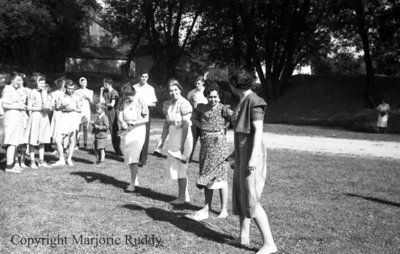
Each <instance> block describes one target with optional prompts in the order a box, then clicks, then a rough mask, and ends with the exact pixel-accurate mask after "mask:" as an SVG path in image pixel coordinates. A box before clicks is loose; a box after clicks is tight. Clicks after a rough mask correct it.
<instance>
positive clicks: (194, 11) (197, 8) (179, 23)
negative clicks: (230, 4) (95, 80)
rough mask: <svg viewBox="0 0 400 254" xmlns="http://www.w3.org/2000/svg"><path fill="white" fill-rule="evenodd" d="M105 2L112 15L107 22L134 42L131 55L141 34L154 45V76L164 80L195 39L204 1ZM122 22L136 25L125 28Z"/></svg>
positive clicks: (162, 81)
mask: <svg viewBox="0 0 400 254" xmlns="http://www.w3.org/2000/svg"><path fill="white" fill-rule="evenodd" d="M105 2H106V5H107V8H106V13H107V14H106V15H108V16H109V17H108V18H107V22H109V23H110V24H111V25H112V26H113V27H114V28H115V29H116V31H117V32H118V34H120V35H121V36H122V37H123V38H124V39H125V40H126V41H130V42H131V55H134V52H135V50H136V49H137V45H138V43H137V42H138V41H140V38H142V36H143V39H144V43H145V44H148V45H150V46H151V49H152V57H153V59H154V62H155V68H156V69H157V73H156V75H153V77H154V76H155V78H156V79H157V80H158V82H160V83H165V81H166V80H167V79H168V78H169V77H171V76H173V75H174V74H175V71H176V66H177V64H178V62H179V60H180V59H181V57H182V55H183V54H184V53H185V49H187V48H188V45H189V44H190V42H191V40H192V39H193V36H194V34H195V31H194V28H195V25H196V24H198V22H199V17H200V14H201V12H202V2H201V1H195V0H160V1H158V0H135V1H127V0H125V1H116V0H107V1H105ZM117 23H120V24H121V25H120V26H119V25H117ZM122 24H123V25H122ZM123 26H125V27H135V28H133V29H132V30H131V31H126V30H125V28H124V27H123ZM132 31H135V32H132ZM135 33H136V34H135ZM139 37H140V38H139Z"/></svg>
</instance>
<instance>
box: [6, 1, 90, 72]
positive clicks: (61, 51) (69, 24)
mask: <svg viewBox="0 0 400 254" xmlns="http://www.w3.org/2000/svg"><path fill="white" fill-rule="evenodd" d="M96 6H97V3H96V1H95V0H72V1H71V0H31V1H21V0H16V1H14V0H13V1H11V0H2V1H0V17H1V20H0V21H1V22H0V45H1V49H2V50H1V52H0V56H1V59H2V64H4V63H5V62H8V63H11V64H15V65H17V66H19V67H20V68H22V69H25V70H27V71H32V70H43V71H46V70H53V71H54V70H61V68H63V67H64V61H65V55H66V53H67V52H68V51H71V50H75V49H77V48H79V46H80V38H81V37H80V35H81V32H82V29H83V23H84V20H85V18H86V17H87V13H88V11H89V9H90V8H96Z"/></svg>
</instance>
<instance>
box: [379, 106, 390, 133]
mask: <svg viewBox="0 0 400 254" xmlns="http://www.w3.org/2000/svg"><path fill="white" fill-rule="evenodd" d="M376 109H377V110H378V113H379V115H378V122H377V127H378V132H379V133H385V131H386V129H387V125H388V120H389V111H390V106H389V104H388V102H387V101H386V100H385V99H382V101H381V103H380V104H379V105H378V106H377V107H376Z"/></svg>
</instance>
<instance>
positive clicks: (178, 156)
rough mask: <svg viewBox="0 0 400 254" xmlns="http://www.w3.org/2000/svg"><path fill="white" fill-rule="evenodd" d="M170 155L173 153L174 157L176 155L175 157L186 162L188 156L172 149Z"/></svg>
mask: <svg viewBox="0 0 400 254" xmlns="http://www.w3.org/2000/svg"><path fill="white" fill-rule="evenodd" d="M168 153H169V155H171V156H172V157H174V158H175V159H178V160H180V161H182V162H184V163H186V162H187V160H188V157H187V156H185V155H183V154H182V153H181V152H173V151H171V150H168Z"/></svg>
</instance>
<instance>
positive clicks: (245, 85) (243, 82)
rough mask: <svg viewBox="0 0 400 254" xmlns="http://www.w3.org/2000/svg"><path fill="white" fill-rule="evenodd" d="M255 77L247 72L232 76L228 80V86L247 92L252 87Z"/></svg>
mask: <svg viewBox="0 0 400 254" xmlns="http://www.w3.org/2000/svg"><path fill="white" fill-rule="evenodd" d="M254 80H255V76H254V75H253V74H251V73H249V72H247V71H245V72H241V73H240V74H239V75H232V76H231V77H230V78H229V82H230V84H231V85H232V86H233V87H235V88H237V89H241V90H248V89H250V88H251V87H252V86H253V85H254Z"/></svg>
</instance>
